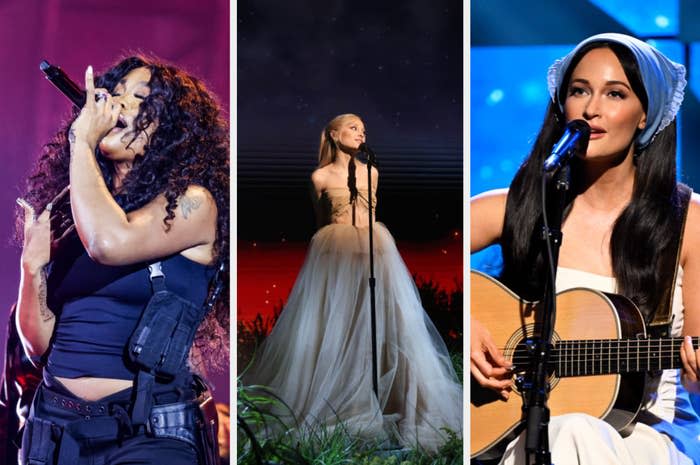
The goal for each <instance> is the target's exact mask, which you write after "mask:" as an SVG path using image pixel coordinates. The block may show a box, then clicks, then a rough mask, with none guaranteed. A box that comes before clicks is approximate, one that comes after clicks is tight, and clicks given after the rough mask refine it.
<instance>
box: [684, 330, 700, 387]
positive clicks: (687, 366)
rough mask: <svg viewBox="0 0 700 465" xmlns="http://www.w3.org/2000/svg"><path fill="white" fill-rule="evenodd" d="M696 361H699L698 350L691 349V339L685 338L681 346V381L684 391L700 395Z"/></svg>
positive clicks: (699, 378)
mask: <svg viewBox="0 0 700 465" xmlns="http://www.w3.org/2000/svg"><path fill="white" fill-rule="evenodd" d="M698 359H700V349H697V350H696V349H695V348H694V347H693V339H692V338H691V337H690V336H685V340H684V341H683V344H682V345H681V360H682V361H683V372H682V374H681V379H682V380H683V386H684V387H685V388H686V390H687V391H688V392H692V393H694V394H700V382H699V380H700V369H699V368H698Z"/></svg>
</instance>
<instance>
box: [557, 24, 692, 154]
mask: <svg viewBox="0 0 700 465" xmlns="http://www.w3.org/2000/svg"><path fill="white" fill-rule="evenodd" d="M593 42H615V43H618V44H621V45H623V46H624V47H626V48H627V49H628V50H629V51H630V52H632V54H633V55H634V58H635V60H636V61H637V66H638V67H639V74H640V75H641V76H642V83H643V84H644V89H645V90H646V93H647V99H648V106H647V123H646V126H645V127H644V129H643V130H642V131H641V132H640V133H639V135H638V136H637V139H636V140H635V143H636V145H637V148H639V149H643V148H645V147H646V146H647V145H649V144H650V143H651V141H652V140H653V139H654V137H655V136H656V135H657V134H658V133H659V132H660V131H661V130H662V129H664V128H665V127H666V126H668V125H669V124H671V122H672V121H673V119H674V118H675V117H676V113H678V109H679V108H680V106H681V103H682V102H683V90H684V89H685V86H686V84H687V82H686V80H685V67H684V66H683V65H681V64H678V63H675V62H673V61H671V60H669V59H668V58H666V56H665V55H663V54H662V53H661V52H659V51H658V50H656V49H655V48H654V47H652V46H651V45H649V44H647V43H646V42H642V41H641V40H639V39H635V38H634V37H630V36H628V35H625V34H615V33H606V34H598V35H594V36H591V37H589V38H588V39H585V40H584V41H582V42H581V43H579V44H578V45H577V46H576V48H574V50H573V51H571V53H569V54H568V55H566V56H565V57H564V58H562V59H560V60H556V61H555V62H554V64H552V66H550V67H549V72H548V73H547V85H548V87H549V94H550V95H551V96H552V101H554V102H555V103H557V104H558V105H559V108H560V109H561V111H562V112H563V111H564V102H562V101H559V99H558V97H557V94H558V90H559V88H560V87H561V85H562V80H563V79H564V75H565V74H566V71H567V69H568V68H569V65H570V64H571V60H572V58H573V57H574V56H575V55H576V54H577V53H578V52H579V50H581V47H583V46H585V45H587V44H590V43H593Z"/></svg>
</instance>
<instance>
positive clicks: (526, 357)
mask: <svg viewBox="0 0 700 465" xmlns="http://www.w3.org/2000/svg"><path fill="white" fill-rule="evenodd" d="M536 344H537V341H535V340H533V339H521V340H520V341H518V343H517V344H516V346H515V348H514V349H513V350H512V351H510V357H508V358H509V359H510V360H511V362H512V363H513V376H514V377H515V383H514V389H513V390H514V391H515V392H517V393H519V394H520V393H521V392H522V391H523V390H525V389H527V388H528V387H529V386H530V385H531V384H532V377H533V375H534V370H535V368H536V367H535V350H536ZM547 382H548V383H550V386H551V387H554V386H555V385H556V384H557V383H558V382H559V379H558V378H557V377H556V376H555V374H554V361H553V359H552V358H550V360H549V363H548V365H547Z"/></svg>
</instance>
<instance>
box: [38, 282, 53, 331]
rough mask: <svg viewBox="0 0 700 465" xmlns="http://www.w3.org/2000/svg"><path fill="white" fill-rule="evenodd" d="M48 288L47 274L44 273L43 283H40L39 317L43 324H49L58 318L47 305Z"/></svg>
mask: <svg viewBox="0 0 700 465" xmlns="http://www.w3.org/2000/svg"><path fill="white" fill-rule="evenodd" d="M47 287H48V286H47V284H46V272H42V273H41V282H40V283H39V316H40V317H41V321H43V322H47V321H50V320H53V319H54V318H56V316H55V315H54V314H53V312H52V311H51V309H50V308H49V306H48V304H47V303H46V299H47V295H48V292H47Z"/></svg>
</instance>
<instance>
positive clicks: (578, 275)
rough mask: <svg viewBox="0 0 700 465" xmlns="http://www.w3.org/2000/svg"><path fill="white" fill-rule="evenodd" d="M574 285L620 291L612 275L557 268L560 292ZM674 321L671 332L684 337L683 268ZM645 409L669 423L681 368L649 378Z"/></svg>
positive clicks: (674, 300) (674, 296)
mask: <svg viewBox="0 0 700 465" xmlns="http://www.w3.org/2000/svg"><path fill="white" fill-rule="evenodd" d="M573 287H588V288H591V289H596V290H599V291H603V292H613V293H615V292H617V281H616V279H615V278H614V277H613V276H603V275H599V274H595V273H589V272H588V271H582V270H575V269H573V268H564V267H559V268H558V270H557V283H556V288H557V292H561V291H565V290H567V289H571V288H573ZM671 311H672V314H673V324H672V327H671V335H672V336H674V337H679V336H681V333H682V330H683V313H684V312H683V269H682V268H680V267H679V268H678V273H677V275H676V285H675V289H674V291H673V305H672V307H671ZM647 381H648V382H647V392H646V395H645V397H646V404H645V409H646V410H647V411H649V412H651V413H653V414H654V415H656V416H658V417H660V418H663V419H664V420H667V421H669V422H672V421H673V418H674V411H675V410H674V407H675V401H676V387H677V385H678V384H679V383H680V370H664V371H663V372H662V374H661V376H660V377H659V376H657V377H654V378H651V379H648V380H647Z"/></svg>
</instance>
